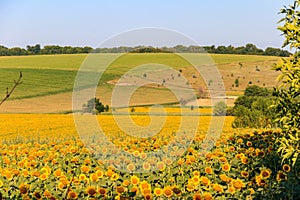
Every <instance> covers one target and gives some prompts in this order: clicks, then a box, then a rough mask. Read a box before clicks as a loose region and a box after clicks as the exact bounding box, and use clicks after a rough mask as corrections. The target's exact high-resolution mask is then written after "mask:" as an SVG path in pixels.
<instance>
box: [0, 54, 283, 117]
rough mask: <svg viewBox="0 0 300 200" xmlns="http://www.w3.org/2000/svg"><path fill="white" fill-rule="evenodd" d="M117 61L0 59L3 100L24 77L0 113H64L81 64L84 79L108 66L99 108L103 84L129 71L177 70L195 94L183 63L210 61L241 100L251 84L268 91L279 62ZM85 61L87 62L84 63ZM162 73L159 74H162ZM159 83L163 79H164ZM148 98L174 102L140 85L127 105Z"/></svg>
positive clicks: (107, 87)
mask: <svg viewBox="0 0 300 200" xmlns="http://www.w3.org/2000/svg"><path fill="white" fill-rule="evenodd" d="M118 56H119V57H118V58H117V59H115V60H114V61H113V62H112V63H111V62H110V61H111V60H113V59H114V58H116V54H101V55H89V56H88V55H87V54H77V55H40V56H11V57H0V94H2V95H3V96H4V95H5V91H6V87H9V88H11V87H12V85H13V80H14V79H17V77H18V73H19V72H20V71H22V72H23V76H24V77H23V83H22V84H21V85H20V86H18V87H17V89H16V90H15V92H14V93H13V95H12V97H11V98H10V99H9V101H7V102H5V104H3V106H2V107H1V108H0V112H26V113H28V112H64V111H69V110H70V109H71V102H72V101H71V94H72V90H73V84H74V80H75V78H76V75H77V70H78V69H79V68H80V66H81V65H82V64H83V63H84V64H85V66H87V67H86V72H84V73H87V74H88V73H91V71H90V70H89V69H93V70H94V69H98V67H99V66H104V65H108V66H109V67H108V68H107V69H106V71H105V72H104V76H102V77H101V80H100V82H99V89H98V91H97V96H99V98H100V99H101V100H102V101H103V102H104V103H106V104H109V103H110V95H111V91H112V90H113V88H114V85H113V84H109V83H108V82H110V81H112V82H113V81H115V82H116V81H117V80H118V78H119V77H121V76H122V75H123V74H124V73H126V72H127V71H128V70H130V69H132V68H133V67H136V66H139V65H143V64H149V63H150V65H151V63H159V64H162V65H167V66H170V67H172V68H174V69H175V70H179V69H181V70H182V71H183V72H182V73H183V75H184V76H185V77H186V79H187V80H188V81H189V82H191V84H194V86H193V87H194V88H195V89H197V87H198V86H199V84H201V83H200V82H201V81H199V78H197V80H196V79H193V78H192V74H195V73H197V72H196V71H195V69H194V68H193V67H192V66H191V63H189V62H188V61H187V60H185V59H186V58H188V59H190V60H193V63H192V64H196V65H198V66H201V65H211V64H212V63H213V62H214V63H215V64H216V65H217V66H218V69H219V71H220V73H221V75H222V78H223V81H224V85H225V89H226V93H227V95H240V94H242V92H243V90H244V89H245V88H246V87H247V85H249V83H250V82H251V83H252V84H253V85H254V84H255V85H259V86H265V87H273V86H274V85H275V83H276V81H275V79H276V77H277V73H275V72H274V71H272V70H270V68H271V66H272V65H273V64H274V63H276V62H277V61H278V60H279V59H280V58H278V57H272V56H253V55H215V54H213V55H210V57H208V56H207V55H203V54H180V55H177V54H168V53H158V54H123V55H120V54H119V55H118ZM86 58H88V59H87V60H85V59H86ZM212 61H213V62H212ZM240 63H241V64H242V65H240ZM150 67H151V66H150ZM152 67H153V68H151V69H152V70H153V71H156V70H158V67H157V66H155V65H153V66H152ZM256 68H258V69H259V71H257V70H256ZM92 73H93V72H92ZM162 74H164V73H163V72H162ZM161 79H164V75H162V77H161ZM166 79H167V77H166ZM236 79H238V80H239V87H235V86H234V82H235V80H236ZM195 80H196V81H195ZM193 81H194V82H193ZM197 81H198V82H197ZM202 84H203V82H202ZM1 91H2V92H1ZM149 98H151V102H156V103H167V102H174V100H175V101H176V98H175V97H174V95H172V93H171V92H170V91H169V90H168V89H166V88H163V87H160V88H158V87H153V86H144V87H142V88H140V89H139V90H137V91H136V92H135V93H134V95H133V97H132V99H131V103H132V105H135V104H147V103H149V102H148V99H149ZM50 108H51V109H50Z"/></svg>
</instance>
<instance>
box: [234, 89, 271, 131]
mask: <svg viewBox="0 0 300 200" xmlns="http://www.w3.org/2000/svg"><path fill="white" fill-rule="evenodd" d="M271 104H272V96H271V94H270V92H269V91H268V90H267V89H266V88H262V87H259V86H255V85H254V86H248V87H247V88H246V90H245V92H244V95H243V96H240V97H238V98H237V99H236V101H235V102H234V107H233V110H232V112H233V114H234V116H235V119H234V122H233V124H232V125H233V127H235V128H246V127H250V128H260V127H272V126H274V123H272V120H273V119H274V110H273V109H271V108H269V107H270V106H271Z"/></svg>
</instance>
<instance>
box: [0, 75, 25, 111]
mask: <svg viewBox="0 0 300 200" xmlns="http://www.w3.org/2000/svg"><path fill="white" fill-rule="evenodd" d="M22 77H23V74H22V72H20V75H19V78H18V80H14V86H13V87H12V88H11V89H10V90H9V89H8V88H6V95H5V97H4V98H3V99H2V100H1V101H0V106H1V105H2V104H3V103H4V102H5V101H6V100H7V99H8V98H9V97H10V96H11V94H12V93H13V92H14V90H15V89H16V87H17V86H18V85H20V84H21V83H22Z"/></svg>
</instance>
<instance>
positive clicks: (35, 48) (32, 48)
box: [26, 44, 41, 55]
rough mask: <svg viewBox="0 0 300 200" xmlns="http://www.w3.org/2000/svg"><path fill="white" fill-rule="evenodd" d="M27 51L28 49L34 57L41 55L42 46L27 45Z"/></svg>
mask: <svg viewBox="0 0 300 200" xmlns="http://www.w3.org/2000/svg"><path fill="white" fill-rule="evenodd" d="M26 49H27V52H28V54H34V55H36V54H40V52H41V45H40V44H36V45H35V46H30V45H27V46H26Z"/></svg>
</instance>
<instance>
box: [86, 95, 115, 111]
mask: <svg viewBox="0 0 300 200" xmlns="http://www.w3.org/2000/svg"><path fill="white" fill-rule="evenodd" d="M83 110H84V111H85V112H88V113H93V114H100V113H102V112H107V111H108V110H109V106H108V105H106V106H104V105H103V104H102V103H101V102H100V100H99V99H98V98H91V99H90V100H89V101H88V102H87V104H85V105H83Z"/></svg>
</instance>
